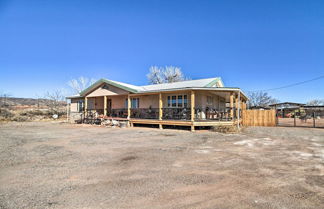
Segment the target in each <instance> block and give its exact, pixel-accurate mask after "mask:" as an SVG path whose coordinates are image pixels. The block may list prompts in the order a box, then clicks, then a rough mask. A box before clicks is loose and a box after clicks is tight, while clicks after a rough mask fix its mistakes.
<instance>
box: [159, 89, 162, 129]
mask: <svg viewBox="0 0 324 209" xmlns="http://www.w3.org/2000/svg"><path fill="white" fill-rule="evenodd" d="M162 108H163V99H162V93H161V92H160V93H159V120H162V116H163V109H162ZM159 128H160V129H163V126H162V124H159Z"/></svg>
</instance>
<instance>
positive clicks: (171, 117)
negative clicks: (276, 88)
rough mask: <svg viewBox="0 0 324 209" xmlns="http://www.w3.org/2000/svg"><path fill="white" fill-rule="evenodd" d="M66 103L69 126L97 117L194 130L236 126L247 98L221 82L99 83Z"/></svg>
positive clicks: (214, 79) (219, 79)
mask: <svg viewBox="0 0 324 209" xmlns="http://www.w3.org/2000/svg"><path fill="white" fill-rule="evenodd" d="M67 99H70V100H71V102H70V104H69V118H70V120H71V121H72V122H73V121H75V120H78V119H80V118H81V117H87V115H89V114H93V113H96V115H97V116H98V117H102V118H105V117H106V118H107V117H109V118H115V119H116V120H118V119H121V120H122V119H123V120H127V121H128V122H129V124H130V125H131V126H132V125H133V124H156V125H159V127H160V128H162V127H163V125H179V126H190V127H191V129H192V130H194V128H195V126H215V125H225V124H234V123H236V121H237V120H238V119H239V118H240V110H241V109H246V101H247V99H248V98H247V96H246V95H245V94H244V92H242V91H241V90H240V89H239V88H234V87H225V86H224V84H223V82H222V80H221V78H207V79H198V80H186V81H180V82H174V83H164V84H154V85H145V86H135V85H131V84H127V83H122V82H118V81H112V80H107V79H100V80H98V81H97V82H96V83H94V84H93V85H91V86H90V87H89V88H87V89H85V90H84V91H82V92H81V93H80V94H79V95H75V96H70V97H67ZM238 121H239V120H238Z"/></svg>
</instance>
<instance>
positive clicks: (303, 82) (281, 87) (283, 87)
mask: <svg viewBox="0 0 324 209" xmlns="http://www.w3.org/2000/svg"><path fill="white" fill-rule="evenodd" d="M323 78H324V75H321V76H318V77H316V78H312V79H309V80H306V81H301V82H297V83H292V84H289V85H285V86H280V87H276V88H271V89H263V90H254V91H249V92H257V91H275V90H280V89H285V88H290V87H293V86H298V85H302V84H305V83H309V82H312V81H316V80H320V79H323Z"/></svg>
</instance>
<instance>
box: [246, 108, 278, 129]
mask: <svg viewBox="0 0 324 209" xmlns="http://www.w3.org/2000/svg"><path fill="white" fill-rule="evenodd" d="M242 124H243V125H244V126H276V111H275V110H243V111H242Z"/></svg>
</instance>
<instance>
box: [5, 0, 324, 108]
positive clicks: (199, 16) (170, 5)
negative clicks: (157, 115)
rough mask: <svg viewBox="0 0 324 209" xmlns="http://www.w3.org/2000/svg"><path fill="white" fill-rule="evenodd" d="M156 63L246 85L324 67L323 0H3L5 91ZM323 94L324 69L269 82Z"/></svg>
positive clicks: (132, 71)
mask: <svg viewBox="0 0 324 209" xmlns="http://www.w3.org/2000/svg"><path fill="white" fill-rule="evenodd" d="M151 65H158V66H165V65H174V66H179V67H181V68H182V70H183V72H184V73H185V74H186V76H188V77H190V78H192V79H198V78H208V77H217V76H220V77H222V79H223V81H224V83H225V85H226V86H230V87H241V88H242V89H243V90H244V91H248V90H259V89H268V88H274V87H278V86H283V85H287V84H290V83H295V82H299V81H303V80H308V79H311V78H313V77H317V76H320V75H323V74H324V1H323V0H318V1H317V0H305V1H298V0H271V1H270V0H269V1H263V0H255V1H250V0H244V1H242V0H238V1H231V0H224V1H217V0H214V1H205V0H196V1H191V0H185V1H177V0H170V1H166V0H164V1H162V0H161V1H156V0H147V1H140V0H137V1H123V0H118V1H116V0H115V1H108V0H106V1H97V0H89V1H82V0H78V1H68V0H64V1H60V0H52V1H47V0H39V1H33V0H28V1H26V0H21V1H19V0H0V91H2V92H8V93H10V94H11V95H13V96H16V97H35V96H36V94H38V95H42V94H44V92H45V91H47V90H49V91H51V90H53V89H59V88H67V85H66V83H67V81H68V80H70V79H72V78H76V77H79V76H86V77H91V78H96V79H99V78H101V77H104V78H108V79H112V80H118V81H122V82H126V83H131V84H135V85H144V84H147V79H146V74H147V72H148V69H149V67H150V66H151ZM269 93H270V94H271V95H273V96H274V97H276V98H278V99H279V100H281V101H294V102H305V101H307V100H310V99H315V98H324V79H321V80H317V81H314V82H311V83H307V84H304V85H301V86H296V87H293V88H287V89H284V90H278V91H271V92H269Z"/></svg>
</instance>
